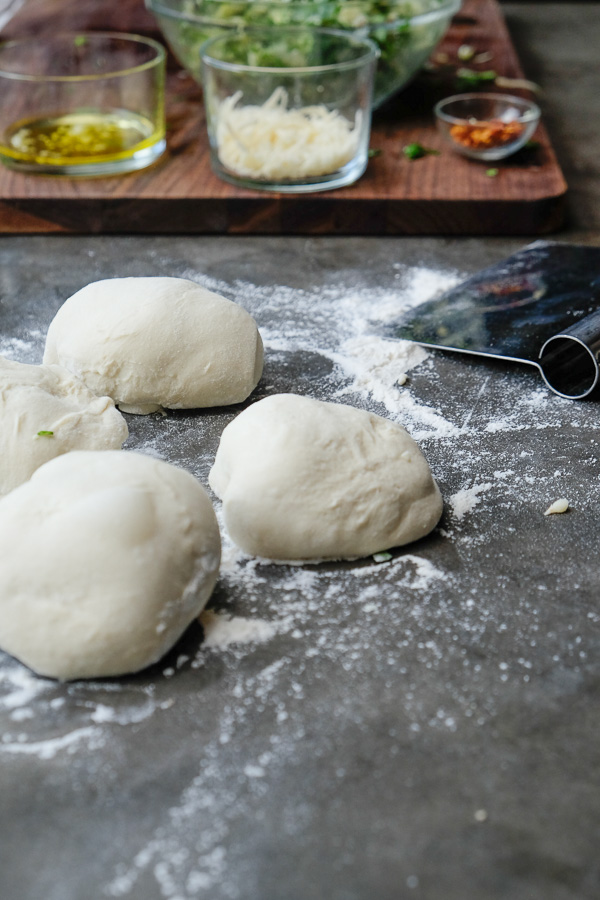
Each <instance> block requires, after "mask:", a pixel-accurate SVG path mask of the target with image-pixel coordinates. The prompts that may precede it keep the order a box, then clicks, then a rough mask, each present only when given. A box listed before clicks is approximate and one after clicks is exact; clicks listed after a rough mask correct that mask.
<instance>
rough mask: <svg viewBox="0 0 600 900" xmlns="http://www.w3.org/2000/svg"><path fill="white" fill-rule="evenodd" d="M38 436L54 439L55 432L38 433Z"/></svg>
mask: <svg viewBox="0 0 600 900" xmlns="http://www.w3.org/2000/svg"><path fill="white" fill-rule="evenodd" d="M37 436H38V437H54V432H53V431H38V433H37Z"/></svg>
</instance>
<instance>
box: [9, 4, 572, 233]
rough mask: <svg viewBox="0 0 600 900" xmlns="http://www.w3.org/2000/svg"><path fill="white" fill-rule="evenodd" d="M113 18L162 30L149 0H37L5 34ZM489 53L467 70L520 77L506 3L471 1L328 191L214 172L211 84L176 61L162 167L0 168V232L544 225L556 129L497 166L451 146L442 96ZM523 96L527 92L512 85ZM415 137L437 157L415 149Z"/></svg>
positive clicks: (553, 225)
mask: <svg viewBox="0 0 600 900" xmlns="http://www.w3.org/2000/svg"><path fill="white" fill-rule="evenodd" d="M83 29H90V30H91V29H96V30H97V29H105V30H119V31H128V32H134V33H138V34H153V35H155V36H156V35H157V33H158V30H157V27H156V25H155V22H154V20H153V18H152V16H151V15H150V14H149V13H148V12H147V11H146V10H145V8H144V6H143V0H110V2H109V0H103V2H102V3H98V0H29V3H27V4H26V5H25V7H24V8H23V9H22V10H21V11H20V13H19V14H18V15H17V16H15V18H14V19H12V20H11V21H10V22H9V23H8V25H7V26H6V28H5V30H4V32H3V35H2V36H3V37H5V38H6V37H16V36H23V35H25V34H36V35H38V36H39V39H40V40H43V37H44V34H49V33H56V32H58V31H60V30H83ZM463 44H470V45H472V46H473V47H475V48H476V49H477V51H478V52H483V51H489V53H491V54H492V56H491V59H490V60H489V61H488V62H486V63H480V64H479V65H477V64H473V63H469V64H468V65H469V66H470V67H471V68H475V69H490V68H493V69H494V70H495V71H496V72H498V73H499V74H501V75H503V76H505V77H509V78H520V77H522V76H523V72H522V70H521V67H520V64H519V61H518V59H517V56H516V53H515V50H514V48H513V46H512V43H511V41H510V36H509V34H508V31H507V28H506V25H505V22H504V19H503V16H502V13H501V11H500V7H499V6H498V3H497V2H496V0H465V2H464V4H463V7H462V9H461V12H460V13H459V14H458V15H457V16H456V17H455V18H454V20H453V23H452V26H451V28H450V30H449V32H448V34H447V36H446V38H445V39H444V42H443V43H442V45H441V46H440V47H439V48H438V50H437V51H436V53H435V54H434V56H433V64H434V68H433V69H431V70H429V71H425V72H423V73H422V74H421V75H420V76H419V77H418V78H417V79H416V80H415V81H414V82H413V84H412V85H411V86H410V87H409V88H407V89H406V90H405V91H404V92H402V93H401V94H399V95H397V97H396V98H394V99H393V100H392V101H391V102H390V103H389V104H388V105H387V107H386V108H385V109H383V110H380V111H379V112H377V113H376V115H375V117H374V120H373V127H372V135H371V147H372V148H374V149H376V150H377V151H379V153H378V155H377V156H375V157H374V158H373V159H371V160H370V162H369V166H368V169H367V172H366V173H365V174H364V175H363V177H362V178H361V179H360V180H359V181H358V182H357V183H356V184H354V185H352V186H350V187H347V188H341V189H338V190H332V191H326V192H323V193H317V192H315V193H312V194H304V195H293V194H272V193H270V192H260V191H251V190H246V189H242V188H236V187H234V186H232V185H230V184H227V183H225V182H223V181H221V180H220V179H219V178H217V177H216V176H215V175H213V173H212V172H211V169H210V162H209V151H208V140H207V136H206V128H205V122H204V110H203V106H202V95H201V91H200V89H199V88H198V86H197V85H196V84H195V83H194V82H193V80H192V79H191V78H190V77H189V76H188V75H186V74H185V73H184V72H182V71H181V69H180V68H179V67H178V66H177V64H176V63H174V61H171V66H170V72H169V78H168V86H167V97H168V102H167V118H168V144H169V147H168V152H167V154H166V155H165V156H164V157H163V158H162V160H160V161H159V162H158V163H156V164H155V165H154V166H153V167H151V168H149V169H146V170H144V171H142V172H138V173H135V174H131V175H120V176H113V177H109V178H91V179H79V178H63V177H57V176H39V175H24V174H19V173H15V172H12V171H10V170H9V169H7V168H5V167H4V166H0V233H5V234H6V233H9V234H17V233H46V232H67V233H69V232H70V233H88V234H89V233H95V234H99V233H140V234H141V233H167V234H176V233H177V234H182V233H188V234H189V233H198V234H200V233H205V234H225V233H229V234H366V235H368V234H370V235H375V234H380V235H386V234H389V235H393V234H396V235H398V234H407V235H408V234H432V235H433V234H490V235H492V234H505V235H508V234H523V235H525V234H527V235H535V234H547V233H549V232H551V231H554V230H556V229H557V228H558V227H559V226H560V224H561V222H562V218H563V211H564V197H565V192H566V183H565V180H564V177H563V175H562V172H561V170H560V167H559V165H558V163H557V160H556V156H555V154H554V151H553V149H552V146H551V144H550V141H549V138H548V134H547V132H546V130H545V128H544V127H543V124H542V125H541V126H540V127H539V129H538V132H537V133H536V135H535V138H536V140H537V141H538V142H539V147H538V148H537V149H535V150H533V151H531V150H529V151H524V152H522V153H521V154H519V155H517V156H514V157H511V158H510V159H509V160H507V161H506V162H502V163H499V164H495V165H497V168H498V169H499V173H498V175H497V176H496V177H489V176H488V175H486V170H487V167H486V165H485V164H480V163H477V162H473V161H470V160H467V159H464V158H462V157H460V156H458V155H457V154H455V153H453V152H452V151H451V150H450V149H448V148H445V147H443V145H442V143H441V140H440V137H439V135H438V134H437V132H436V129H435V125H434V122H433V117H432V113H431V110H432V106H433V104H434V102H435V100H436V99H438V98H439V97H440V96H447V95H448V94H451V93H454V92H455V77H456V67H457V65H462V64H460V63H458V59H457V49H458V47H460V46H461V45H463ZM514 92H516V93H518V91H514ZM412 142H418V143H421V144H422V145H423V146H425V147H429V148H432V149H436V148H437V149H439V150H440V151H441V152H440V155H439V156H427V157H425V158H422V159H418V160H413V161H411V160H408V159H407V158H406V157H405V156H404V154H403V152H402V148H403V147H404V146H405V145H406V144H409V143H412Z"/></svg>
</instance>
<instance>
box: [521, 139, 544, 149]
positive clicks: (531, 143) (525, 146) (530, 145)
mask: <svg viewBox="0 0 600 900" xmlns="http://www.w3.org/2000/svg"><path fill="white" fill-rule="evenodd" d="M541 146H542V145H541V144H540V142H539V141H527V143H525V144H523V150H539V149H540V147H541Z"/></svg>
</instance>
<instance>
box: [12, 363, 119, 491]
mask: <svg viewBox="0 0 600 900" xmlns="http://www.w3.org/2000/svg"><path fill="white" fill-rule="evenodd" d="M127 436H128V431H127V424H126V423H125V419H124V418H123V416H122V415H121V414H120V412H119V411H118V410H116V409H115V405H114V403H113V401H112V400H111V399H110V397H96V396H95V395H94V394H92V393H91V392H90V391H89V390H88V389H87V388H86V386H85V385H84V384H83V383H82V382H81V381H79V379H77V378H75V376H74V375H73V374H72V373H71V372H67V370H66V369H63V368H61V367H60V366H28V365H25V364H24V363H18V362H13V361H12V360H8V359H4V358H3V357H0V460H1V461H2V462H1V464H0V495H2V494H6V493H8V491H11V490H12V489H13V488H15V487H17V485H19V484H22V483H23V482H24V481H27V479H28V478H30V477H31V475H32V474H33V473H34V472H35V470H36V469H37V468H38V467H39V466H41V465H42V464H43V463H45V462H48V461H49V460H50V459H54V457H55V456H60V455H61V454H63V453H67V452H68V451H69V450H117V449H118V448H120V447H121V445H122V444H123V441H125V440H127Z"/></svg>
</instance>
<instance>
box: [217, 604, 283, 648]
mask: <svg viewBox="0 0 600 900" xmlns="http://www.w3.org/2000/svg"><path fill="white" fill-rule="evenodd" d="M200 624H201V625H202V628H203V629H204V641H203V643H202V647H203V648H205V647H227V646H229V644H250V643H261V642H263V641H268V640H270V639H271V638H272V637H273V636H274V635H275V634H277V632H278V631H279V630H280V629H281V627H282V626H281V624H280V623H277V622H268V621H265V620H262V619H246V618H244V617H243V616H224V615H220V614H219V613H215V612H213V611H212V610H210V609H207V610H205V611H204V612H203V613H202V614H201V615H200Z"/></svg>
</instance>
